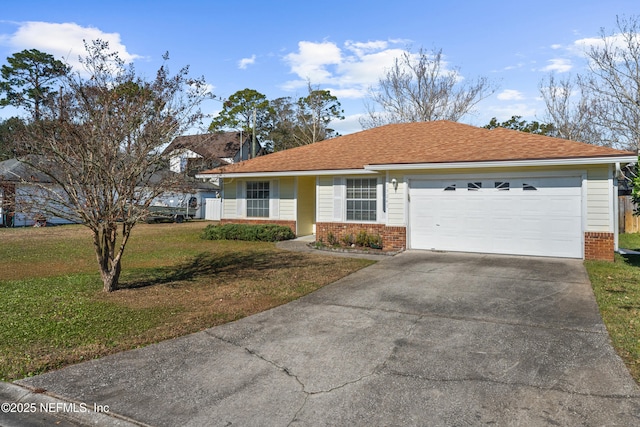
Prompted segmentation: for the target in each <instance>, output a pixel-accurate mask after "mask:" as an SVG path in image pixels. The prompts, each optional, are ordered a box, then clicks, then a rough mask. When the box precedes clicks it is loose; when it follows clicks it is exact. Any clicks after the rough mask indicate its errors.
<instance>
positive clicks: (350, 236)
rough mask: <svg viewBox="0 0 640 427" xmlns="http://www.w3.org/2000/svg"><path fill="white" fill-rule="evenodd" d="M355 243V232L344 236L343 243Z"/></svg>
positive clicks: (347, 244) (348, 244) (349, 244)
mask: <svg viewBox="0 0 640 427" xmlns="http://www.w3.org/2000/svg"><path fill="white" fill-rule="evenodd" d="M354 243H355V239H354V238H353V234H345V235H344V236H342V244H344V245H345V246H351V245H353V244H354Z"/></svg>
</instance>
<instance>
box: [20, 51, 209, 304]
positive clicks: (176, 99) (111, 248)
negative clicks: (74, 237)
mask: <svg viewBox="0 0 640 427" xmlns="http://www.w3.org/2000/svg"><path fill="white" fill-rule="evenodd" d="M85 47H86V50H87V54H86V56H85V57H84V58H81V62H82V64H83V66H84V68H85V70H84V71H85V72H84V73H79V72H75V73H70V74H69V75H68V76H67V77H65V78H64V79H63V82H64V84H63V87H62V90H61V93H60V96H59V97H58V99H57V100H56V102H57V107H56V108H54V109H52V110H51V112H52V114H50V115H49V116H47V117H41V120H39V121H37V122H34V123H32V124H31V125H30V126H28V134H27V135H26V137H25V140H27V141H29V142H30V149H31V152H32V155H30V156H27V157H26V158H25V159H24V160H25V162H27V163H28V165H29V166H30V167H32V168H34V169H35V170H37V171H39V172H41V173H42V174H44V175H45V176H46V178H47V179H46V180H47V181H49V182H50V183H51V184H44V183H42V182H32V184H33V185H34V186H36V187H37V188H38V191H34V192H33V193H32V194H31V197H32V202H33V203H34V204H38V208H39V210H40V211H42V212H45V213H46V214H48V215H52V216H57V217H60V218H65V219H68V220H71V221H79V222H81V223H82V224H84V225H85V226H87V227H88V228H89V229H90V230H91V232H92V235H93V245H94V249H95V253H96V258H97V261H98V264H99V269H100V274H101V277H102V281H103V284H104V290H105V291H107V292H110V291H113V290H115V289H117V287H118V281H119V277H120V272H121V260H122V256H123V253H124V250H125V246H126V245H127V242H128V240H129V237H130V234H131V230H132V229H133V228H134V226H135V225H136V223H137V222H138V221H140V220H141V219H143V218H144V217H145V216H146V215H147V212H148V208H149V206H150V204H151V202H152V201H153V199H154V198H156V197H157V196H159V195H160V194H162V193H164V192H166V191H172V190H175V189H176V188H177V187H178V186H179V185H180V183H181V182H184V181H181V180H179V179H177V178H178V177H176V176H174V175H172V174H171V173H169V172H168V171H166V170H165V169H166V165H167V159H165V158H164V157H163V154H162V149H161V148H162V147H163V146H164V145H166V144H167V143H168V142H170V140H171V139H172V138H173V137H174V136H175V135H178V134H180V133H182V132H183V131H184V130H185V129H187V128H188V127H191V126H193V125H194V124H195V123H196V122H198V121H199V120H200V119H201V114H200V111H199V108H198V107H199V104H200V102H201V101H202V100H203V98H204V97H205V96H206V90H205V83H204V81H203V79H201V78H200V79H191V78H189V77H188V68H183V69H181V70H180V71H179V72H178V73H177V74H176V75H173V76H172V75H170V74H169V70H168V69H167V67H166V64H165V65H163V66H162V67H161V68H160V69H159V70H158V72H157V74H156V76H155V78H154V79H152V80H147V79H144V78H142V77H139V76H138V75H137V74H136V72H135V70H134V68H133V66H127V65H126V64H125V63H124V62H123V61H122V60H121V59H120V58H119V57H118V56H117V55H116V54H115V53H111V52H109V47H108V44H107V43H106V42H102V41H94V42H92V43H85ZM164 59H165V62H166V60H168V57H167V56H166V55H165V58H164ZM84 76H87V77H84ZM53 114H55V115H53ZM32 181H40V180H32Z"/></svg>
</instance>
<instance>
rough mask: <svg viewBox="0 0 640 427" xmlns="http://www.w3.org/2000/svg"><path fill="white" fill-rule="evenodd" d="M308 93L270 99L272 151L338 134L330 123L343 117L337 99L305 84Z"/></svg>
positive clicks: (326, 92) (328, 92)
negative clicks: (294, 96) (297, 96)
mask: <svg viewBox="0 0 640 427" xmlns="http://www.w3.org/2000/svg"><path fill="white" fill-rule="evenodd" d="M307 89H308V94H307V96H303V97H300V98H298V100H297V101H294V100H293V99H291V98H289V97H285V98H278V99H276V100H274V101H271V103H270V105H271V132H270V135H269V136H270V139H271V141H272V144H273V150H274V151H280V150H286V149H288V148H293V147H299V146H301V145H307V144H313V143H314V142H318V141H323V140H325V139H329V138H333V137H336V136H338V135H339V134H338V133H337V132H336V131H335V130H334V129H332V128H330V127H329V126H330V124H331V122H332V121H334V120H343V119H344V116H343V113H344V111H343V110H342V107H341V104H340V101H338V98H337V97H335V96H333V95H331V92H330V91H328V90H322V89H320V88H318V87H316V88H314V87H313V86H312V85H311V83H310V82H308V84H307Z"/></svg>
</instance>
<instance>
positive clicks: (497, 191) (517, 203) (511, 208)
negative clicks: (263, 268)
mask: <svg viewBox="0 0 640 427" xmlns="http://www.w3.org/2000/svg"><path fill="white" fill-rule="evenodd" d="M636 160H637V156H636V154H635V153H633V152H627V151H620V150H615V149H611V148H606V147H600V146H595V145H588V144H584V143H579V142H573V141H568V140H563V139H556V138H550V137H546V136H540V135H533V134H529V133H523V132H519V131H514V130H508V129H501V128H498V129H493V130H488V129H484V128H477V127H473V126H469V125H465V124H460V123H454V122H450V121H435V122H422V123H408V124H392V125H387V126H382V127H379V128H374V129H369V130H366V131H362V132H358V133H354V134H350V135H345V136H341V137H338V138H334V139H330V140H326V141H321V142H316V143H314V144H311V145H307V146H303V147H298V148H293V149H290V150H285V151H281V152H276V153H273V154H269V155H268V156H264V157H260V158H256V159H252V160H250V161H247V162H243V163H240V164H237V165H229V166H226V167H223V168H218V169H214V170H210V171H207V172H204V173H202V174H199V175H198V177H200V178H213V177H219V178H222V181H223V211H222V222H223V223H225V222H238V223H247V222H248V223H265V222H268V223H277V224H284V225H288V226H290V227H291V228H292V229H293V230H294V231H295V232H296V234H297V235H299V236H303V235H309V234H312V233H313V234H315V235H316V240H322V241H325V242H326V241H327V237H328V236H329V233H332V234H333V235H334V236H335V237H336V238H338V239H340V238H341V237H342V236H344V235H345V234H354V235H356V234H357V233H358V232H359V231H360V230H364V231H366V232H367V233H374V234H379V235H380V236H382V238H383V246H384V248H385V249H389V250H402V249H405V248H408V249H428V250H443V251H462V252H485V253H497V254H517V255H540V256H554V257H569V258H585V259H608V260H612V259H613V253H614V250H615V249H617V224H616V222H617V218H618V216H617V214H616V213H617V212H616V209H617V203H616V199H617V197H616V196H617V176H618V175H619V171H620V168H621V167H624V166H625V165H626V164H628V163H632V162H635V161H636Z"/></svg>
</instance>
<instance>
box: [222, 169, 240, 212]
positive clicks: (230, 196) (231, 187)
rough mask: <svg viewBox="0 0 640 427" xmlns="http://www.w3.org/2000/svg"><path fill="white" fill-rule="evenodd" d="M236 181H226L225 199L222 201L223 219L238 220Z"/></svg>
mask: <svg viewBox="0 0 640 427" xmlns="http://www.w3.org/2000/svg"><path fill="white" fill-rule="evenodd" d="M236 202H237V195H236V180H230V179H225V180H224V197H223V199H222V218H236V217H237V216H238V208H237V205H236Z"/></svg>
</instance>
